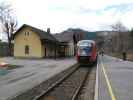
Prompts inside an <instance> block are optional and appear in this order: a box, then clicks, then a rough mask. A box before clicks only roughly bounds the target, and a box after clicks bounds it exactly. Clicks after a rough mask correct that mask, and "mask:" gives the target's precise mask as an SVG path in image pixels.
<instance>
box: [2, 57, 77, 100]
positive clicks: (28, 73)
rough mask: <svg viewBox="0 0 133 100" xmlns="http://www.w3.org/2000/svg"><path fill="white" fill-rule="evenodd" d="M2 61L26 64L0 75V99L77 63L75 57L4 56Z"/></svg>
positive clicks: (36, 83) (22, 90)
mask: <svg viewBox="0 0 133 100" xmlns="http://www.w3.org/2000/svg"><path fill="white" fill-rule="evenodd" d="M0 61H5V62H7V63H10V64H16V65H22V66H24V67H21V68H18V69H14V70H12V71H11V72H9V73H8V74H6V75H2V76H0V100H6V99H7V98H9V97H11V96H14V95H17V94H20V93H21V92H24V91H26V90H28V89H30V88H32V87H34V86H36V85H38V84H40V83H41V82H43V81H45V80H47V79H48V78H50V77H52V76H54V75H55V74H57V73H59V72H61V71H63V70H65V69H67V68H69V67H70V66H71V65H73V64H75V63H76V60H75V59H73V58H69V59H63V60H59V59H58V60H49V59H40V60H28V59H27V60H24V59H14V58H2V59H0Z"/></svg>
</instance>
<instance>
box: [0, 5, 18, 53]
mask: <svg viewBox="0 0 133 100" xmlns="http://www.w3.org/2000/svg"><path fill="white" fill-rule="evenodd" d="M0 21H1V23H2V25H3V31H4V33H5V34H6V35H7V40H8V47H9V50H8V51H9V52H8V53H9V55H11V50H12V44H11V41H12V36H13V33H14V32H15V31H16V28H17V20H16V18H15V17H14V13H13V9H12V8H11V5H10V4H5V3H1V4H0Z"/></svg>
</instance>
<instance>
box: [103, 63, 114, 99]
mask: <svg viewBox="0 0 133 100" xmlns="http://www.w3.org/2000/svg"><path fill="white" fill-rule="evenodd" d="M101 65H102V70H103V73H104V76H105V80H106V83H107V86H108V91H109V94H110V96H111V100H116V98H115V95H114V93H113V90H112V87H111V84H110V81H109V79H108V76H107V74H106V70H105V67H104V65H103V63H102V62H101Z"/></svg>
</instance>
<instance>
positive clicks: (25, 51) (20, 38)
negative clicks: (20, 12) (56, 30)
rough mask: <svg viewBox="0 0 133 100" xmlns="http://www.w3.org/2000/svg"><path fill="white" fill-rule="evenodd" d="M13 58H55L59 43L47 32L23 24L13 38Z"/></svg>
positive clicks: (48, 30)
mask: <svg viewBox="0 0 133 100" xmlns="http://www.w3.org/2000/svg"><path fill="white" fill-rule="evenodd" d="M13 39H14V57H19V58H20V57H21V58H43V57H56V56H58V55H59V54H58V50H59V47H60V46H59V45H60V43H59V42H58V41H57V39H56V38H55V37H54V36H53V35H51V34H50V29H47V32H45V31H42V30H40V29H37V28H35V27H32V26H30V25H26V24H24V25H23V26H22V27H20V28H19V29H18V30H17V32H16V33H15V34H14V36H13Z"/></svg>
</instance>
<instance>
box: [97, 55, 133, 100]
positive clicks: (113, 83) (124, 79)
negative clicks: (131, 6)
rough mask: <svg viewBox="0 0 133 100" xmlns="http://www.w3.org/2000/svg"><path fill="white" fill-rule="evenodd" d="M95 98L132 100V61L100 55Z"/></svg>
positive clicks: (100, 99)
mask: <svg viewBox="0 0 133 100" xmlns="http://www.w3.org/2000/svg"><path fill="white" fill-rule="evenodd" d="M97 80H98V88H97V89H96V92H98V95H97V99H96V98H95V100H133V62H130V61H123V60H121V59H117V58H114V57H110V56H106V55H104V56H103V57H102V56H100V59H99V61H98V78H97Z"/></svg>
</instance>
